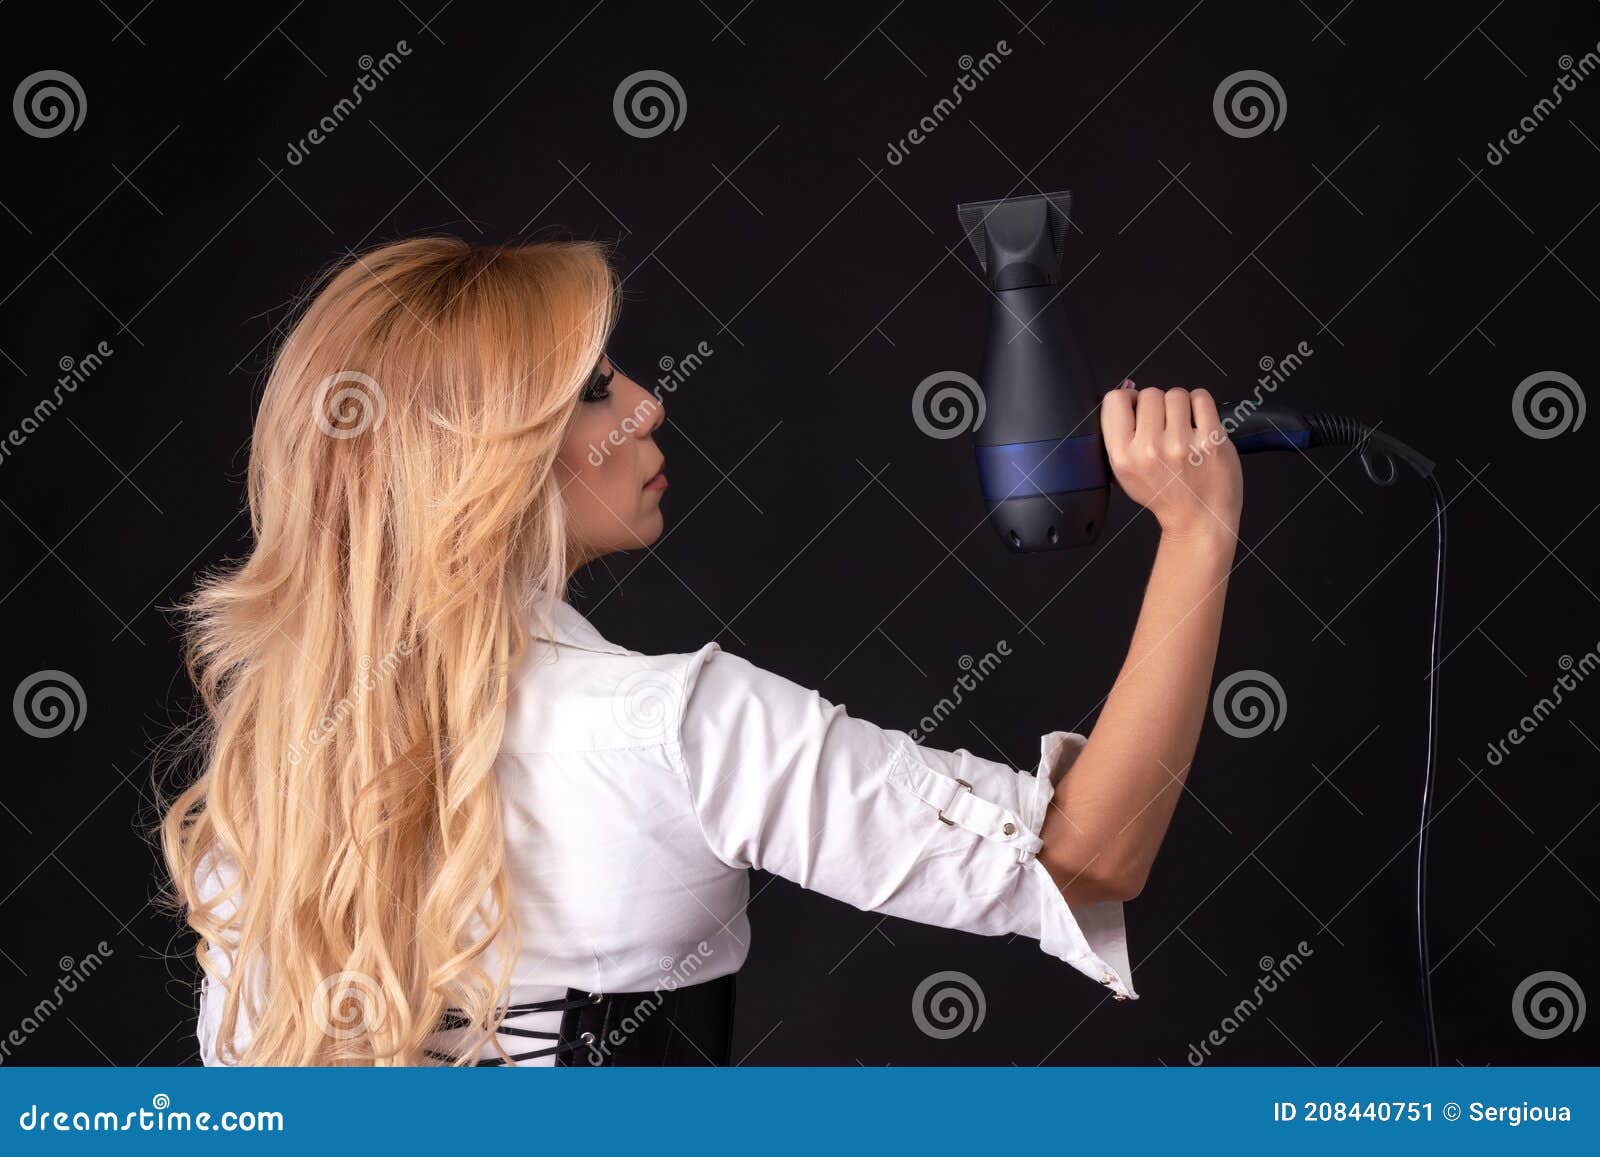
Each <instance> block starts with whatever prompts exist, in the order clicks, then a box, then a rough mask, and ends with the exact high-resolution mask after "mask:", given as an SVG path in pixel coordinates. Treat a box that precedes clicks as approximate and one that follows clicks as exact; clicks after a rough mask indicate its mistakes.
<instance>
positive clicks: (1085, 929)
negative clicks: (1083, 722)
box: [1027, 731, 1139, 1000]
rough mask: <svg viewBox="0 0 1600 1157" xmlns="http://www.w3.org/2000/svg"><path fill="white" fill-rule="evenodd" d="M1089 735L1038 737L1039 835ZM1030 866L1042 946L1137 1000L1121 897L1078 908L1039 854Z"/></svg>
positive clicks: (1033, 798) (1034, 808)
mask: <svg viewBox="0 0 1600 1157" xmlns="http://www.w3.org/2000/svg"><path fill="white" fill-rule="evenodd" d="M1087 742H1088V739H1087V738H1086V737H1085V736H1083V735H1080V734H1078V733H1077V732H1075V731H1052V732H1051V733H1050V734H1049V735H1046V736H1044V737H1043V738H1042V739H1041V740H1040V741H1039V770H1038V774H1037V775H1036V776H1035V778H1034V783H1033V791H1032V794H1031V795H1030V796H1029V798H1028V801H1027V806H1028V815H1027V822H1028V825H1029V829H1030V830H1031V831H1033V832H1035V833H1037V832H1039V831H1040V830H1041V829H1042V828H1043V826H1044V818H1045V815H1046V814H1047V813H1048V810H1049V807H1050V800H1051V798H1052V796H1053V795H1054V793H1055V787H1056V784H1057V783H1058V782H1060V780H1061V777H1062V776H1063V775H1065V774H1066V772H1067V769H1068V768H1070V767H1071V766H1072V763H1073V761H1074V760H1075V759H1077V757H1078V752H1079V751H1081V750H1083V745H1084V744H1085V743H1087ZM1029 858H1030V859H1031V860H1032V861H1033V862H1032V863H1030V864H1028V866H1027V870H1028V871H1029V872H1031V873H1033V878H1034V881H1035V885H1036V887H1037V888H1038V891H1039V947H1040V948H1041V949H1043V950H1044V951H1045V952H1047V953H1048V954H1050V955H1051V956H1054V957H1056V958H1057V959H1059V960H1064V961H1066V962H1067V963H1068V964H1070V965H1071V966H1072V967H1073V968H1076V969H1077V970H1078V971H1079V972H1081V973H1083V975H1085V976H1087V977H1088V978H1089V979H1090V980H1092V981H1094V982H1095V983H1096V984H1103V985H1105V986H1106V987H1107V988H1109V989H1110V990H1111V992H1112V993H1113V994H1114V995H1115V997H1116V999H1118V1000H1138V999H1139V994H1138V993H1137V992H1135V991H1134V990H1133V968H1132V966H1131V965H1130V964H1129V962H1128V933H1127V928H1126V927H1125V926H1124V924H1123V918H1122V901H1120V900H1108V901H1105V902H1103V903H1099V904H1083V905H1079V906H1078V907H1077V908H1073V907H1072V906H1071V905H1069V904H1068V903H1067V900H1066V897H1065V896H1063V895H1062V894H1061V890H1060V889H1059V888H1058V887H1056V882H1055V879H1054V877H1052V876H1051V875H1050V870H1049V869H1048V868H1046V867H1045V866H1044V865H1043V864H1042V863H1040V862H1039V859H1038V857H1037V856H1030V857H1029Z"/></svg>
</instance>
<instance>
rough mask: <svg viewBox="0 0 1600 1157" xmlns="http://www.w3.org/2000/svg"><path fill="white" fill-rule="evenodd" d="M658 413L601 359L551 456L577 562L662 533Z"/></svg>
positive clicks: (654, 402) (656, 403)
mask: <svg viewBox="0 0 1600 1157" xmlns="http://www.w3.org/2000/svg"><path fill="white" fill-rule="evenodd" d="M665 415H666V407H665V405H664V404H663V403H662V402H661V400H660V399H659V398H657V397H655V396H654V395H653V394H651V393H650V392H649V391H648V390H646V389H644V387H642V386H640V385H639V383H638V382H635V381H634V380H633V379H632V378H630V377H628V376H627V375H626V374H623V373H622V372H621V371H619V370H618V369H617V368H616V367H615V366H613V365H612V364H611V359H610V358H609V357H602V358H601V359H600V364H599V365H598V366H597V367H596V369H595V373H594V375H593V376H592V377H591V378H590V379H589V384H588V385H587V386H586V387H585V388H584V392H583V400H582V401H580V402H579V403H578V409H577V413H576V414H575V415H574V416H573V419H572V424H571V426H570V427H569V428H568V432H567V437H566V440H565V441H564V442H563V443H562V444H561V450H560V452H559V454H558V455H557V459H556V477H557V481H558V483H559V485H560V486H561V491H562V494H563V496H564V497H565V498H566V502H567V512H568V515H567V517H568V527H569V531H570V533H571V535H572V541H573V547H574V549H575V551H576V554H577V558H578V560H579V561H587V560H590V559H594V558H598V557H599V556H601V555H605V554H610V553H612V552H614V551H619V550H637V549H639V548H641V547H645V546H649V545H650V544H651V543H653V542H654V541H655V540H656V539H658V538H660V537H661V529H662V525H663V522H662V515H661V496H662V494H663V493H664V492H665V491H666V489H667V476H666V474H665V472H664V471H663V467H664V465H665V463H666V458H665V456H664V455H663V454H662V453H661V451H660V450H659V449H658V448H657V447H656V444H655V438H654V434H655V431H656V429H657V427H659V426H660V425H661V422H662V420H663V418H664V417H665Z"/></svg>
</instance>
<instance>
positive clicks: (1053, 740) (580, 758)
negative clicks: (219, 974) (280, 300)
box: [199, 602, 1137, 1065]
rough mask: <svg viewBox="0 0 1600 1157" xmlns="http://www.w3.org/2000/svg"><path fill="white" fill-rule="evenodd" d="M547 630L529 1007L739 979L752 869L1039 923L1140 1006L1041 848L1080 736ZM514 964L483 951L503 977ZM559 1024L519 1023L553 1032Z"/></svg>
mask: <svg viewBox="0 0 1600 1157" xmlns="http://www.w3.org/2000/svg"><path fill="white" fill-rule="evenodd" d="M550 634H551V635H552V636H553V638H551V639H538V640H535V642H534V644H533V646H532V647H530V649H529V653H528V656H527V658H526V659H525V661H524V664H523V667H522V669H521V670H520V671H519V672H518V675H517V678H516V679H515V680H514V683H513V691H512V695H511V700H510V704H509V708H508V716H507V720H506V731H505V738H504V741H503V743H502V747H501V752H500V757H499V759H498V761H497V764H496V771H497V774H498V779H499V786H500V792H501V798H502V805H503V808H504V816H505V838H506V854H507V862H508V870H509V873H510V880H511V897H512V904H513V908H514V917H515V920H516V924H517V928H518V931H519V935H520V939H521V951H520V953H519V955H518V958H517V961H516V963H515V965H514V967H513V971H512V991H511V1003H513V1004H524V1003H532V1002H536V1001H543V1000H552V999H558V998H561V997H564V996H565V995H566V990H567V989H568V988H576V989H581V990H584V991H589V992H647V991H667V990H670V989H672V988H675V987H679V986H682V985H686V984H692V983H698V982H701V981H706V980H712V979H715V978H716V977H719V976H724V975H726V974H728V973H731V972H735V971H737V970H738V968H739V967H740V966H741V965H742V964H743V963H744V961H745V956H746V954H747V953H748V951H749V943H750V925H749V920H748V918H747V917H746V914H745V907H746V905H747V903H748V902H749V898H750V876H749V872H748V871H747V870H746V869H749V868H761V869H764V870H766V871H769V872H772V873H774V874H776V875H779V876H783V877H784V878H785V879H789V880H793V881H794V882H795V883H797V884H800V885H801V886H802V887H805V888H809V889H811V890H813V891H817V892H821V893H823V894H824V895H827V896H832V897H834V898H835V899H838V900H843V901H844V902H845V903H847V904H852V905H854V906H855V907H857V908H861V909H864V910H866V911H871V912H881V913H885V914H887V915H891V916H899V917H903V918H905V919H908V920H916V921H919V922H921V923H924V924H934V925H938V926H940V927H944V928H959V929H962V930H964V931H968V932H976V933H979V934H982V935H987V936H1001V935H1011V934H1016V935H1021V936H1026V937H1029V938H1031V939H1035V940H1038V941H1039V944H1040V947H1041V948H1042V949H1043V950H1044V951H1045V952H1047V953H1049V954H1050V955H1051V956H1055V957H1058V958H1059V959H1061V960H1064V961H1066V962H1067V963H1068V964H1069V965H1071V966H1072V967H1073V968H1075V969H1077V970H1078V971H1079V972H1081V973H1083V974H1084V975H1085V976H1087V977H1089V978H1090V979H1091V980H1094V981H1095V982H1096V983H1099V984H1103V985H1106V986H1107V987H1108V988H1109V989H1110V990H1111V991H1112V992H1113V993H1114V994H1115V995H1116V996H1117V997H1118V998H1119V999H1121V998H1126V997H1136V995H1137V994H1136V993H1135V992H1134V991H1133V988H1132V985H1131V983H1130V977H1131V969H1130V967H1129V964H1128V951H1127V940H1126V933H1125V930H1124V926H1123V912H1122V904H1121V903H1120V902H1117V901H1110V902H1106V903H1099V904H1089V905H1080V906H1078V907H1072V906H1069V905H1068V904H1067V902H1066V900H1065V899H1064V898H1063V897H1062V895H1061V892H1060V891H1059V889H1058V888H1057V887H1056V885H1055V882H1054V881H1053V879H1052V878H1051V876H1050V874H1049V872H1048V871H1047V870H1046V868H1045V867H1044V865H1043V864H1042V863H1040V862H1039V860H1038V858H1037V854H1036V853H1037V852H1038V851H1039V849H1040V847H1041V846H1042V843H1041V841H1040V839H1039V835H1038V833H1039V830H1040V827H1041V825H1042V824H1043V822H1044V817H1045V812H1046V808H1047V807H1048V806H1049V803H1050V799H1051V795H1052V790H1053V788H1054V786H1055V783H1056V782H1057V781H1058V780H1059V779H1060V778H1061V776H1062V775H1063V774H1064V773H1065V772H1066V770H1067V768H1068V767H1069V766H1070V765H1071V763H1072V761H1073V759H1074V758H1075V757H1076V755H1077V753H1078V751H1079V750H1081V749H1082V747H1083V744H1084V742H1085V738H1084V736H1082V735H1079V734H1077V733H1075V732H1064V731H1057V732H1052V733H1050V734H1049V735H1046V736H1045V737H1044V738H1043V739H1042V740H1041V742H1040V762H1039V769H1038V773H1037V775H1035V776H1030V775H1028V774H1026V773H1021V772H1018V771H1015V770H1013V769H1012V768H1010V767H1007V766H1006V765H1004V764H1000V763H994V762H991V761H989V760H986V759H980V758H978V757H977V756H975V755H972V754H971V753H970V752H967V751H964V750H963V751H955V752H948V751H939V750H936V749H933V748H929V747H923V746H919V745H918V744H917V743H915V742H914V741H913V740H912V739H911V737H910V736H909V735H907V734H906V733H904V732H901V731H891V730H885V729H882V728H879V727H876V726H874V725H872V724H871V723H867V722H865V721H863V720H860V719H855V718H852V717H851V716H850V715H848V714H847V713H846V712H845V709H844V708H843V707H841V706H835V705H834V704H831V703H829V702H828V701H827V700H825V699H823V698H822V697H821V696H820V695H818V694H817V693H816V692H814V691H810V690H807V689H805V688H803V687H800V686H798V685H797V684H795V683H792V682H790V681H789V680H787V679H785V678H782V677H781V676H778V675H774V674H772V673H770V672H768V671H764V670H762V669H761V668H759V667H757V666H755V665H753V664H751V663H749V662H747V661H745V660H744V659H741V658H739V657H738V656H736V655H730V654H727V653H726V652H724V651H723V650H722V649H721V648H720V647H719V646H718V645H717V644H715V643H709V644H707V645H706V646H704V647H702V648H701V649H700V650H699V651H696V652H694V653H693V654H686V655H641V654H638V653H636V652H633V651H629V650H627V649H626V648H623V647H619V646H617V645H616V644H614V643H611V642H608V641H607V640H606V639H605V638H603V637H602V636H601V635H600V633H599V632H598V631H597V630H595V628H594V627H593V626H592V625H591V624H590V623H589V622H588V620H587V619H585V618H584V617H583V616H582V615H581V614H579V613H578V612H577V611H576V610H575V609H574V608H573V607H572V606H570V605H569V604H567V603H565V602H561V603H558V604H557V605H556V607H555V611H554V617H553V621H552V625H551V630H550ZM498 964H499V961H498V960H497V959H493V958H491V959H489V960H487V961H485V966H486V967H487V968H488V970H489V971H490V974H491V975H492V974H494V971H495V969H496V968H497V966H498ZM209 990H210V984H209V982H207V984H206V985H205V987H204V988H203V990H202V995H201V1017H200V1033H199V1035H200V1040H201V1052H202V1056H203V1057H204V1058H205V1060H206V1061H207V1063H216V1062H217V1057H216V1049H215V1040H214V1038H215V1034H216V1031H217V1027H218V1023H219V1022H220V1019H221V1005H222V1001H221V994H220V993H218V994H217V995H216V998H215V999H213V998H212V995H211V993H210V991H209ZM560 1020H561V1014H560V1013H559V1012H540V1013H529V1014H524V1015H522V1016H521V1017H520V1018H515V1019H514V1020H513V1021H512V1023H514V1024H516V1025H517V1026H519V1027H522V1028H528V1029H536V1030H542V1031H552V1032H553V1031H555V1030H557V1029H558V1028H559V1026H560ZM247 1032H248V1028H247V1026H244V1025H241V1026H240V1037H239V1038H238V1040H237V1041H236V1043H239V1044H241V1045H242V1043H243V1041H244V1040H246V1039H247V1036H246V1035H245V1034H247ZM441 1039H445V1038H441ZM501 1043H502V1044H503V1045H504V1046H505V1047H506V1049H507V1051H508V1052H518V1051H523V1050H526V1049H527V1048H529V1047H530V1044H532V1045H533V1046H534V1047H538V1046H537V1042H530V1041H528V1040H527V1039H525V1038H522V1039H519V1038H513V1037H510V1036H503V1037H502V1038H501ZM489 1055H492V1053H491V1052H489V1051H486V1052H485V1053H484V1056H486V1057H487V1056H489ZM524 1063H525V1064H529V1065H549V1064H553V1063H554V1061H553V1058H551V1057H543V1058H537V1059H534V1060H530V1061H527V1062H524Z"/></svg>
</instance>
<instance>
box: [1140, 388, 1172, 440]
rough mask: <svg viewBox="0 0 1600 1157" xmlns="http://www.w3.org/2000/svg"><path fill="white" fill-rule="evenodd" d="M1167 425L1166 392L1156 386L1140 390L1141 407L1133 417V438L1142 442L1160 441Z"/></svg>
mask: <svg viewBox="0 0 1600 1157" xmlns="http://www.w3.org/2000/svg"><path fill="white" fill-rule="evenodd" d="M1166 424H1167V403H1166V391H1165V390H1158V389H1156V388H1155V387H1154V386H1151V387H1150V388H1149V389H1144V390H1140V391H1139V405H1138V407H1137V408H1136V409H1135V411H1134V416H1133V436H1134V437H1135V438H1138V439H1140V440H1141V441H1144V440H1148V441H1159V440H1160V438H1161V431H1162V430H1163V429H1165V427H1166Z"/></svg>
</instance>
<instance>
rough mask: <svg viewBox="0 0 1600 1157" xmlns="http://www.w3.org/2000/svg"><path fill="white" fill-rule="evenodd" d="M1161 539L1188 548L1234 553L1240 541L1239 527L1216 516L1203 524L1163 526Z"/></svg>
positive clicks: (1164, 542)
mask: <svg viewBox="0 0 1600 1157" xmlns="http://www.w3.org/2000/svg"><path fill="white" fill-rule="evenodd" d="M1161 541H1162V543H1163V544H1167V543H1170V544H1171V545H1173V546H1176V547H1180V548H1183V549H1186V550H1199V551H1204V552H1208V553H1213V554H1226V555H1232V554H1233V551H1234V547H1235V546H1236V545H1237V543H1238V541H1239V533H1238V527H1237V526H1236V525H1229V524H1227V523H1224V522H1222V521H1220V520H1218V519H1215V518H1208V519H1206V521H1205V523H1204V524H1203V525H1198V526H1185V527H1165V526H1163V527H1162V528H1161Z"/></svg>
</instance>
